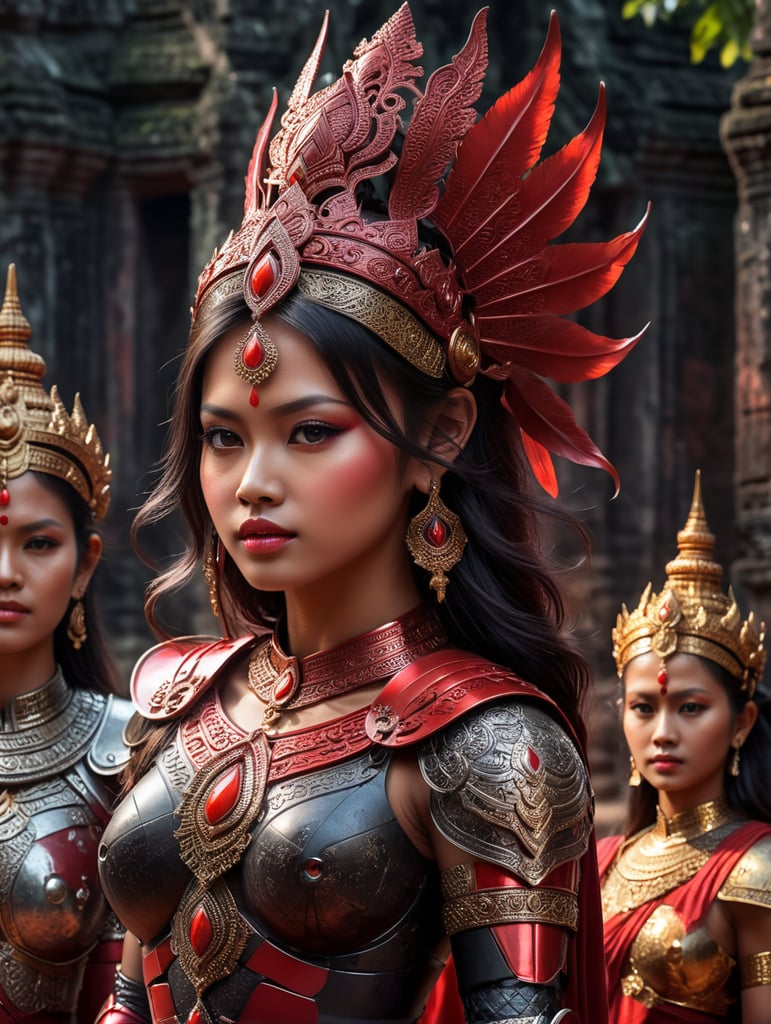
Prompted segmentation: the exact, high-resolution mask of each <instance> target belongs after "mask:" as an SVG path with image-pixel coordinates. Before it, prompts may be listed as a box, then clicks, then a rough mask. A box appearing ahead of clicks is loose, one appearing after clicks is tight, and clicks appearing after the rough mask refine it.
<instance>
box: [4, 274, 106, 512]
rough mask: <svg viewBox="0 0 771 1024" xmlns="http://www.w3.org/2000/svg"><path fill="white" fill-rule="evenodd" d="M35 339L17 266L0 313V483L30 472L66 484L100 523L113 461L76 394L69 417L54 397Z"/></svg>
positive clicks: (8, 283) (9, 276)
mask: <svg viewBox="0 0 771 1024" xmlns="http://www.w3.org/2000/svg"><path fill="white" fill-rule="evenodd" d="M31 334H32V328H31V326H30V324H29V321H28V320H27V319H26V317H25V316H24V314H23V312H22V309H21V305H20V303H19V296H18V291H17V288H16V267H15V265H14V264H13V263H12V264H11V265H10V266H9V267H8V277H7V283H6V289H5V297H4V299H3V305H2V309H0V338H2V345H1V346H0V467H1V468H0V479H1V482H2V485H3V486H4V485H5V483H6V481H7V480H9V479H12V478H13V477H17V476H21V474H22V473H25V472H26V471H27V470H28V469H35V470H41V471H42V472H44V473H52V474H53V475H54V476H57V477H59V478H61V479H63V480H66V481H67V483H69V484H70V485H71V486H72V487H74V488H75V490H76V491H77V492H78V494H79V495H80V496H81V497H82V498H83V500H84V501H85V502H86V504H87V505H88V507H89V508H90V510H91V511H92V512H93V513H94V516H95V518H97V519H100V518H101V517H102V516H103V515H104V514H105V512H106V511H107V508H108V506H109V503H110V478H111V476H112V471H111V469H110V457H109V455H105V453H104V451H103V450H102V445H101V442H100V440H99V435H98V434H97V432H96V428H95V427H94V425H93V424H89V423H88V420H87V419H86V416H85V413H84V411H83V406H82V405H81V402H80V396H79V395H75V400H74V402H73V406H72V414H71V415H70V414H69V413H68V412H67V410H66V409H65V407H64V404H63V403H62V400H61V398H60V397H59V393H58V391H57V389H56V387H55V386H54V387H52V388H51V393H50V395H49V394H48V393H47V392H46V391H45V390H44V388H43V386H42V384H41V379H42V377H43V374H44V373H45V361H44V360H43V359H42V357H41V356H39V355H37V354H36V353H35V352H32V351H31V350H30V348H29V345H28V341H29V338H30V337H31Z"/></svg>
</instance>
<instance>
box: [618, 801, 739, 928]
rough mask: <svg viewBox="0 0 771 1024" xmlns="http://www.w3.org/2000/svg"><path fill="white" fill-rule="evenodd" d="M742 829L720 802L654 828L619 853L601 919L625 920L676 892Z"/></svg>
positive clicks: (661, 819)
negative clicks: (619, 917)
mask: <svg viewBox="0 0 771 1024" xmlns="http://www.w3.org/2000/svg"><path fill="white" fill-rule="evenodd" d="M742 823H743V819H741V818H739V817H738V815H737V813H736V812H735V811H734V810H733V809H732V808H731V807H730V806H729V805H728V804H727V803H726V802H725V801H723V800H713V801H709V802H708V803H705V804H700V805H699V806H698V807H695V808H693V809H692V810H690V811H685V812H684V813H683V814H678V815H675V816H674V817H673V818H671V819H667V818H665V817H664V815H663V814H662V813H661V810H660V809H659V810H658V812H657V820H656V823H655V825H653V826H652V827H651V828H650V829H647V830H646V831H645V832H643V833H641V834H640V835H637V836H633V837H632V839H630V840H629V841H628V842H626V843H625V844H624V845H623V846H622V847H621V849H620V850H619V852H618V854H617V855H616V858H615V860H614V862H613V864H612V865H611V867H610V868H609V870H608V871H607V872H606V875H605V880H604V882H603V886H602V908H603V919H604V920H606V921H608V920H609V919H610V918H611V917H614V916H615V915H616V914H625V913H628V912H629V911H630V910H632V909H634V908H635V907H639V906H642V905H643V904H644V903H648V902H649V901H650V900H654V899H658V898H659V897H661V896H664V895H666V893H668V892H671V891H672V890H673V889H676V888H678V887H679V886H681V885H683V883H685V882H687V881H688V879H689V878H692V877H693V875H695V874H696V872H697V871H698V870H699V869H700V868H701V867H703V866H704V865H705V864H706V863H707V861H708V860H709V858H710V856H711V855H712V853H713V851H714V850H715V849H716V848H717V846H718V845H719V843H720V842H722V840H723V839H724V838H725V836H726V835H727V834H728V833H729V832H730V831H733V830H734V829H735V828H738V827H740V826H741V824H742Z"/></svg>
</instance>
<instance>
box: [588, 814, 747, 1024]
mask: <svg viewBox="0 0 771 1024" xmlns="http://www.w3.org/2000/svg"><path fill="white" fill-rule="evenodd" d="M742 821H743V819H741V818H740V817H739V816H738V815H737V814H736V813H735V812H734V811H733V810H732V809H731V808H730V807H729V806H728V805H727V804H726V803H725V802H724V801H712V802H710V803H707V804H702V805H700V806H699V807H697V808H694V809H693V810H692V811H688V812H685V813H684V814H681V815H677V816H676V817H675V818H672V819H670V820H667V819H666V818H664V816H663V815H662V814H661V813H660V812H659V814H658V817H657V821H656V824H655V825H654V826H653V827H652V828H651V829H650V830H648V831H647V832H645V833H643V834H642V835H640V836H637V837H634V838H633V839H632V840H630V841H629V842H628V843H626V844H625V845H624V846H623V847H622V848H621V850H620V852H619V855H618V856H617V858H616V860H615V861H614V863H613V865H612V866H611V868H610V869H609V871H608V873H607V876H606V878H605V881H604V884H603V890H602V900H603V915H604V918H605V920H609V919H610V918H611V917H613V916H614V915H616V914H618V913H626V912H628V911H630V910H632V909H634V908H635V907H639V906H642V905H643V904H644V903H646V902H648V901H650V900H653V899H660V898H661V897H662V896H665V895H666V893H668V892H671V891H672V890H674V889H676V888H678V887H680V886H683V885H686V884H687V883H688V881H689V880H690V879H691V878H692V877H693V876H694V875H695V874H696V872H697V871H698V870H700V869H701V868H702V867H704V865H705V864H707V862H708V861H709V859H710V857H711V855H712V853H713V852H714V851H715V849H716V848H717V846H718V845H719V844H720V842H722V840H723V839H724V838H725V837H726V836H728V835H729V834H730V833H731V832H732V831H734V830H735V829H736V828H738V827H740V826H741V824H742ZM735 966H736V964H735V961H734V960H733V959H732V958H731V957H730V956H728V954H726V953H725V952H724V951H723V950H722V949H721V948H720V947H719V946H718V944H717V943H716V942H715V940H714V939H713V937H712V936H711V935H710V933H709V932H708V931H707V929H706V927H705V926H704V925H703V924H697V925H695V926H694V927H692V928H691V930H690V931H686V928H685V926H684V924H683V921H682V920H681V918H680V917H679V915H678V913H677V911H676V910H675V909H674V907H672V906H670V905H669V904H667V903H666V902H664V903H662V904H661V905H660V906H658V907H657V908H656V909H655V910H654V911H653V912H652V913H651V914H650V916H649V917H648V918H647V920H646V921H645V923H644V925H643V926H642V927H641V928H640V931H639V932H638V933H637V935H636V936H635V938H634V941H633V942H632V944H631V946H630V948H629V954H628V957H627V961H626V964H625V966H624V971H623V976H622V979H621V989H622V991H623V993H624V995H626V996H629V997H631V998H633V999H635V1000H637V1001H638V1002H640V1003H642V1004H643V1005H644V1006H648V1007H652V1006H655V1005H656V1004H657V1003H671V1004H674V1005H676V1006H683V1007H687V1008H689V1009H693V1010H698V1011H700V1012H702V1013H708V1014H710V1016H711V1017H712V1018H714V1017H723V1016H726V1015H727V1014H728V1012H729V1010H730V1007H731V1006H732V1005H733V1004H734V1003H735V1002H736V999H737V996H738V984H737V979H736V972H735V970H734V968H735Z"/></svg>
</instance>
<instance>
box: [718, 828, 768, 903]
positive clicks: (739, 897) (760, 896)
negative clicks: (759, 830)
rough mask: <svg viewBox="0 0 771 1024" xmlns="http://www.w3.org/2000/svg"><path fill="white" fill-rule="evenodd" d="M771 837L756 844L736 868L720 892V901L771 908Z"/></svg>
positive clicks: (765, 837) (764, 838)
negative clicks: (770, 880) (770, 878)
mask: <svg viewBox="0 0 771 1024" xmlns="http://www.w3.org/2000/svg"><path fill="white" fill-rule="evenodd" d="M769 876H771V836H764V837H763V838H762V839H759V840H758V841H757V842H756V843H754V844H753V845H752V846H751V847H750V848H749V850H747V852H746V853H745V854H744V856H743V857H742V858H741V860H740V861H739V862H738V863H737V864H736V865H735V866H734V868H733V869H732V871H731V873H730V875H729V876H728V878H727V879H726V880H725V882H724V883H723V885H722V886H721V888H720V891H719V892H718V894H717V895H718V899H721V900H727V901H729V902H731V903H751V904H753V905H754V906H757V907H766V908H771V889H770V888H769V884H768V879H769Z"/></svg>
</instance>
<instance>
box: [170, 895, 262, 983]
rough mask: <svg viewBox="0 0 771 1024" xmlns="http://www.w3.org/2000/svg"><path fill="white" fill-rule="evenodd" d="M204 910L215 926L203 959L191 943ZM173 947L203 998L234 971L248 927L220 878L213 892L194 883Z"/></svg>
mask: <svg viewBox="0 0 771 1024" xmlns="http://www.w3.org/2000/svg"><path fill="white" fill-rule="evenodd" d="M199 908H201V909H202V910H203V911H204V912H205V913H206V916H207V917H208V919H209V923H210V925H211V940H210V943H209V945H208V946H207V948H206V949H205V950H204V952H203V955H202V956H199V955H198V954H197V953H196V951H195V950H194V949H193V946H192V943H191V941H190V922H191V921H192V919H193V916H194V914H195V913H196V911H197V910H198V909H199ZM171 934H172V947H173V949H174V950H175V952H176V954H177V956H178V958H179V963H180V966H181V967H182V969H183V971H184V972H185V974H186V975H187V977H188V978H189V979H190V981H191V983H192V984H193V986H194V988H195V991H196V994H197V995H198V996H199V997H200V996H201V995H202V994H203V993H204V992H205V991H206V989H207V988H209V986H210V985H213V984H214V982H215V981H219V980H220V979H221V978H225V977H227V976H228V975H229V974H231V973H232V972H233V968H234V967H235V965H236V963H237V962H238V958H239V956H240V955H241V953H242V952H243V950H244V947H245V946H246V940H247V934H248V931H247V927H246V924H245V923H244V921H243V919H242V918H241V915H240V914H239V912H238V906H237V905H236V901H235V900H234V899H233V894H232V893H231V891H230V889H229V888H228V886H227V884H226V883H225V882H224V881H223V880H222V879H218V880H217V881H216V882H215V883H214V884H213V885H212V886H211V887H210V888H209V889H204V888H203V887H202V886H200V885H199V884H198V883H197V882H196V881H195V880H193V881H192V882H191V883H190V885H189V886H188V888H187V890H186V891H185V894H184V896H183V897H182V900H181V902H180V905H179V910H178V911H177V913H176V914H175V915H174V919H173V922H172V930H171Z"/></svg>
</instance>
